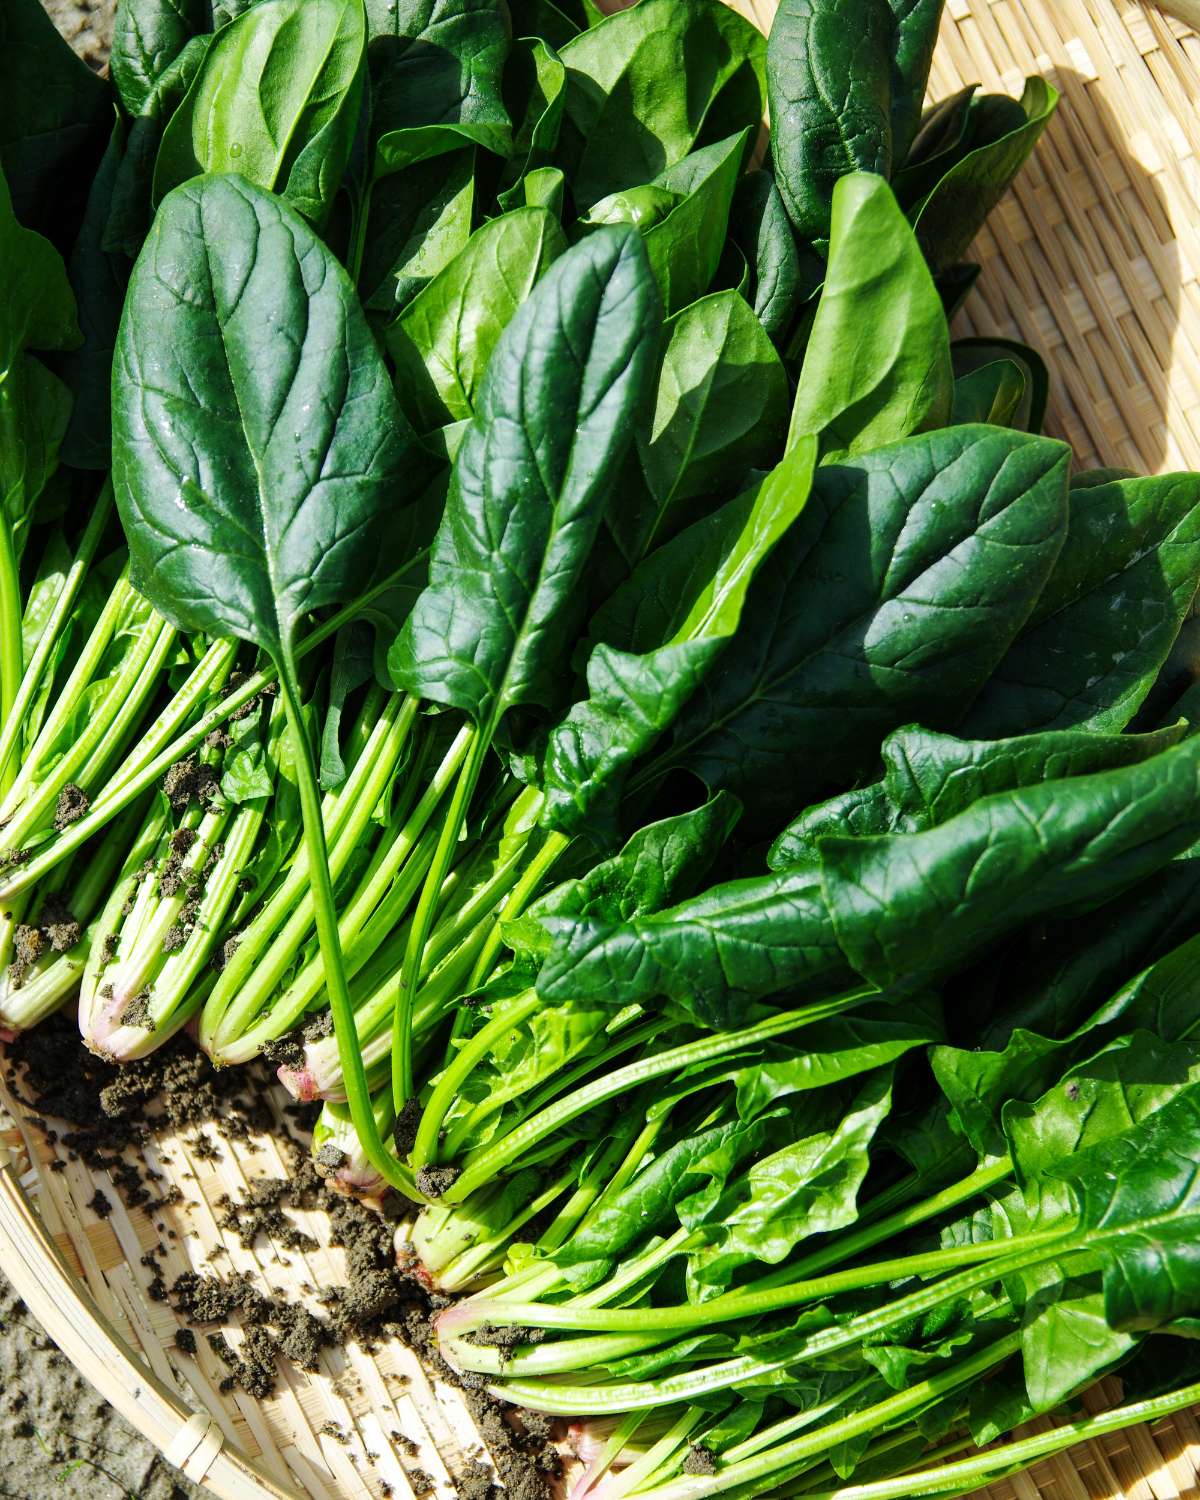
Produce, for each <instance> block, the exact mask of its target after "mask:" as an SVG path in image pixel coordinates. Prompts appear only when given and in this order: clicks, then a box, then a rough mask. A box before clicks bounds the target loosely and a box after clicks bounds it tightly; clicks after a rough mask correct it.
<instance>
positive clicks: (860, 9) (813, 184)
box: [767, 0, 893, 243]
mask: <svg viewBox="0 0 1200 1500" xmlns="http://www.w3.org/2000/svg"><path fill="white" fill-rule="evenodd" d="M892 67H893V38H892V11H891V7H890V5H889V4H888V0H780V5H779V8H778V9H777V10H776V12H775V19H774V21H773V23H772V25H771V40H770V44H769V46H768V48H767V89H768V95H769V99H770V109H771V155H772V157H773V159H774V161H775V168H776V174H777V180H778V183H779V190H780V192H781V193H782V194H783V201H784V203H785V204H786V205H787V210H788V213H789V214H790V215H791V219H792V223H793V224H794V225H795V227H796V233H797V234H798V235H799V236H800V237H801V238H802V239H803V240H805V241H807V242H809V243H812V242H813V241H818V240H824V239H826V238H828V236H829V235H830V205H831V202H832V199H833V194H834V184H835V183H836V182H837V181H838V179H839V178H841V177H844V176H846V175H847V174H850V173H857V172H870V173H876V174H878V175H879V176H881V177H887V176H888V174H889V173H890V171H891V166H892V118H891V111H892Z"/></svg>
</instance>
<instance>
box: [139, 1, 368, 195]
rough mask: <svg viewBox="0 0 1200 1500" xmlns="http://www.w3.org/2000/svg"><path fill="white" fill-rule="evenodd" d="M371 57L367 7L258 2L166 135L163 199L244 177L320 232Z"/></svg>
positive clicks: (217, 45)
mask: <svg viewBox="0 0 1200 1500" xmlns="http://www.w3.org/2000/svg"><path fill="white" fill-rule="evenodd" d="M365 56H366V23H365V20H364V16H363V8H362V3H361V0H259V3H258V4H257V5H253V6H251V8H250V9H249V10H247V11H246V12H245V13H244V14H243V15H241V16H239V17H238V19H237V20H236V21H233V22H231V23H230V25H228V26H226V27H224V28H223V29H222V30H221V31H220V32H219V33H218V34H217V35H216V36H215V37H214V38H213V41H212V43H211V45H210V46H209V48H208V50H207V52H206V54H205V57H204V62H203V64H202V65H201V67H200V70H199V72H198V73H197V75H196V77H195V79H194V80H193V82H192V84H191V86H190V88H189V89H188V91H187V94H186V96H185V97H184V100H183V103H182V104H181V105H180V106H179V108H178V109H177V110H176V111H175V113H174V115H173V116H172V117H171V121H170V123H169V124H168V125H167V128H166V130H165V131H164V132H163V139H162V145H161V147H160V148H159V153H158V161H157V163H156V166H155V170H154V194H155V198H156V200H158V201H161V199H162V198H163V197H164V196H165V195H166V194H167V193H169V192H170V191H171V189H172V188H174V187H178V186H179V185H180V184H181V183H183V182H186V181H187V180H188V179H189V178H191V177H195V176H198V175H199V174H202V173H206V172H238V173H240V174H241V175H242V176H243V177H245V178H247V179H248V180H249V181H251V182H253V183H254V184H255V185H256V186H258V187H261V188H267V189H270V190H272V191H276V192H278V193H280V194H282V195H283V196H284V197H285V198H286V199H287V200H288V201H289V202H290V203H291V204H292V205H293V207H295V208H296V209H297V210H298V211H299V212H300V213H302V214H304V216H305V217H306V218H308V219H310V220H312V221H313V222H314V223H316V224H322V223H324V221H325V220H326V218H327V217H328V215H329V212H330V209H331V207H332V204H333V199H334V196H335V194H336V193H337V191H338V188H339V186H340V185H341V180H342V175H343V173H344V171H345V169H346V165H347V163H348V162H349V159H350V148H351V144H352V142H353V137H354V130H355V127H356V125H357V122H358V113H359V104H360V100H361V97H362V86H363V76H364V64H365Z"/></svg>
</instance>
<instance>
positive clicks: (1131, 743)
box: [768, 725, 1183, 870]
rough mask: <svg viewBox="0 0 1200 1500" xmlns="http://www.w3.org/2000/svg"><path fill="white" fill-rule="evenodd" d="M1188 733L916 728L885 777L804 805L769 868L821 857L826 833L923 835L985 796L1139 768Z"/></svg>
mask: <svg viewBox="0 0 1200 1500" xmlns="http://www.w3.org/2000/svg"><path fill="white" fill-rule="evenodd" d="M1182 736H1183V726H1182V725H1175V726H1172V727H1171V728H1169V729H1162V730H1157V731H1155V732H1154V733H1151V734H1138V735H1134V734H1090V733H1087V732H1085V731H1083V730H1049V731H1046V732H1045V733H1042V734H1031V735H1021V736H1018V737H1017V738H1016V739H1008V740H961V739H955V738H954V737H953V736H952V735H948V734H936V733H934V732H933V731H931V730H928V729H920V728H918V727H916V726H915V725H914V726H912V727H910V728H906V729H898V730H896V732H895V733H894V734H890V735H888V737H887V739H885V740H884V742H883V748H882V750H881V752H880V753H881V756H882V759H883V766H884V773H883V780H882V781H881V782H873V783H872V784H871V785H869V786H866V787H859V788H855V789H854V790H853V791H850V792H844V793H843V794H842V795H841V796H838V797H833V798H831V799H830V800H829V801H827V802H822V803H818V804H817V805H816V806H814V807H808V808H805V810H804V811H803V812H802V813H801V814H800V815H799V816H798V817H797V818H796V819H794V820H793V822H791V823H790V824H789V825H788V826H787V828H786V829H785V830H784V831H783V833H781V834H780V835H779V837H778V838H777V839H776V840H775V843H774V844H773V845H772V846H771V852H770V855H769V858H768V863H769V864H770V866H771V868H772V869H775V870H781V869H786V868H787V867H788V866H789V865H791V864H795V863H799V862H800V861H802V860H805V859H808V860H813V859H815V858H816V857H817V852H818V841H819V840H820V839H821V838H822V837H823V836H824V835H825V834H836V833H846V832H850V833H856V834H866V833H919V832H920V831H921V830H922V829H926V828H934V827H936V826H937V825H938V824H939V823H945V822H946V821H947V820H948V819H950V818H952V817H954V816H955V815H956V814H958V813H960V812H962V811H964V809H966V808H968V807H970V806H971V805H972V804H973V803H975V802H978V801H979V799H980V798H981V797H988V796H991V795H992V794H993V793H996V792H1006V791H1010V790H1012V789H1014V788H1016V787H1023V786H1037V785H1038V784H1040V783H1041V782H1044V781H1060V780H1062V779H1063V778H1065V777H1069V776H1087V775H1090V774H1091V773H1092V772H1095V771H1107V770H1111V769H1114V768H1115V767H1117V766H1128V765H1135V764H1137V763H1138V762H1139V761H1143V760H1147V759H1149V758H1150V757H1151V756H1154V755H1158V754H1159V753H1160V752H1161V751H1163V750H1167V749H1169V748H1170V747H1171V746H1172V745H1174V744H1177V743H1178V741H1179V740H1180V739H1181V738H1182Z"/></svg>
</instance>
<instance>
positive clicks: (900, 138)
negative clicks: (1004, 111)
mask: <svg viewBox="0 0 1200 1500" xmlns="http://www.w3.org/2000/svg"><path fill="white" fill-rule="evenodd" d="M890 4H891V10H892V46H893V49H894V55H893V62H892V85H891V116H892V154H893V157H894V159H895V160H896V161H904V160H905V159H906V158H907V156H908V154H909V151H910V149H911V147H912V145H913V141H914V138H915V136H916V135H917V132H918V129H919V128H920V127H921V126H922V125H923V124H924V121H923V118H922V114H921V106H922V105H923V104H924V102H925V90H926V87H927V86H928V83H929V68H930V65H931V64H932V62H933V48H934V44H935V42H936V41H937V34H938V24H939V23H940V21H941V19H942V0H890Z"/></svg>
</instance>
